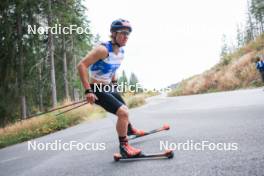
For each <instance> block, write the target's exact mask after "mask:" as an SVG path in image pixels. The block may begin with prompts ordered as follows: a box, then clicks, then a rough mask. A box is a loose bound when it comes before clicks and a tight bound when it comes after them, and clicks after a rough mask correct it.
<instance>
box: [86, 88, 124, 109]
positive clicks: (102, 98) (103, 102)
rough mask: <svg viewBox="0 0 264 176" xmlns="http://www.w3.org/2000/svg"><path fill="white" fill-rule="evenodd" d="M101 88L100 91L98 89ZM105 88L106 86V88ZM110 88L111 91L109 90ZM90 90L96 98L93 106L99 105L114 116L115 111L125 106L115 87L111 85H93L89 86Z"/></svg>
mask: <svg viewBox="0 0 264 176" xmlns="http://www.w3.org/2000/svg"><path fill="white" fill-rule="evenodd" d="M99 86H101V87H100V88H101V89H98V87H99ZM106 86H108V87H107V88H106ZM109 87H111V89H109ZM91 88H92V90H93V92H94V94H95V95H96V96H97V98H98V100H96V101H95V104H97V105H100V106H101V107H103V108H104V109H105V110H106V111H108V112H111V113H113V114H116V112H117V110H118V109H119V108H120V107H121V106H122V105H126V103H125V101H124V100H123V98H122V97H121V95H120V94H119V92H118V91H117V89H116V87H114V86H111V85H97V86H96V85H95V84H91Z"/></svg>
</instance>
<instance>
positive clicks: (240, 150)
mask: <svg viewBox="0 0 264 176" xmlns="http://www.w3.org/2000/svg"><path fill="white" fill-rule="evenodd" d="M130 117H131V121H132V123H133V124H134V126H136V127H137V128H140V129H145V130H152V129H154V128H156V127H160V126H162V124H163V123H165V122H167V123H169V124H170V126H171V129H170V130H169V131H165V132H160V133H157V134H153V135H150V136H146V137H142V138H139V139H135V140H134V141H131V145H133V146H135V147H138V148H141V149H142V150H143V151H145V152H159V151H160V150H161V149H163V147H164V146H165V145H166V144H167V145H168V146H167V147H170V148H171V149H173V150H174V154H175V157H174V158H173V159H156V160H140V161H130V162H114V161H113V153H114V152H117V151H118V141H117V136H116V132H115V122H116V118H115V117H114V116H113V115H111V114H109V115H108V117H107V118H105V119H101V120H97V121H94V122H91V123H83V124H80V125H77V126H74V127H71V128H68V129H65V130H62V131H59V132H56V133H53V134H50V135H47V136H44V137H41V138H38V139H35V140H32V141H31V143H29V142H24V143H21V144H17V145H13V146H10V147H7V148H4V149H1V150H0V175H1V176H2V175H3V176H26V175H38V176H44V175H45V176H46V175H49V176H53V175H54V176H55V175H56V176H66V175H74V176H90V175H91V176H92V175H96V176H99V175H106V176H112V175H113V176H119V175H120V176H121V175H127V176H131V175H144V176H148V175H149V176H150V175H157V176H163V175H164V176H165V175H166V176H168V175H181V176H184V175H202V176H205V175H230V176H234V175H236V176H237V175H257V176H259V175H264V91H263V89H251V90H239V91H231V92H222V93H211V94H203V95H194V96H182V97H165V96H162V95H161V96H157V97H151V98H149V99H148V103H147V104H146V105H144V106H142V107H139V108H135V109H132V110H130ZM34 142H35V144H36V145H37V146H38V147H36V148H35V149H36V150H33V147H32V146H33V144H34ZM49 143H50V146H48V145H49ZM55 143H57V148H56V147H55ZM29 144H32V145H29ZM51 144H53V148H52V147H51ZM59 144H60V145H64V148H63V147H62V148H61V149H60V148H59V147H58V146H59ZM70 144H78V146H79V148H77V147H74V145H72V150H70V149H69V145H70ZM203 144H204V145H203ZM209 144H210V147H211V148H210V147H208V146H209ZM67 145H68V147H67ZM191 145H192V147H193V146H194V145H195V146H196V147H197V146H198V147H197V148H194V147H193V148H191ZM202 145H203V147H204V148H203V150H201V146H202ZM43 146H44V148H43ZM215 146H220V147H219V148H215ZM223 146H224V147H225V148H224V149H223ZM230 146H231V147H230ZM30 147H31V148H30ZM45 147H46V148H45ZM81 147H84V148H83V149H81ZM85 147H86V148H85ZM52 149H54V150H52ZM78 149H81V150H78Z"/></svg>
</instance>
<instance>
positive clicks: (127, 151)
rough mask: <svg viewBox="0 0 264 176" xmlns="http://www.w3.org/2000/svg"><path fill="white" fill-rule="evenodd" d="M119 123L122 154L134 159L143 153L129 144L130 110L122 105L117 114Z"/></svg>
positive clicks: (118, 131)
mask: <svg viewBox="0 0 264 176" xmlns="http://www.w3.org/2000/svg"><path fill="white" fill-rule="evenodd" d="M116 115H117V118H118V119H117V123H116V131H117V133H118V137H119V143H120V146H119V148H120V154H121V155H122V156H123V157H133V156H137V155H139V154H140V153H141V150H140V149H136V148H134V147H132V146H130V145H129V144H128V139H127V126H128V108H127V107H126V106H125V105H122V106H121V107H120V108H118V110H117V112H116Z"/></svg>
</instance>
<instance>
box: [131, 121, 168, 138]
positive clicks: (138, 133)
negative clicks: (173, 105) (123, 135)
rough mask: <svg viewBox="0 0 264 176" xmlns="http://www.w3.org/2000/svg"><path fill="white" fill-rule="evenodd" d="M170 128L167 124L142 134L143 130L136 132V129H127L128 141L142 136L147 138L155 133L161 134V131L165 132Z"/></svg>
mask: <svg viewBox="0 0 264 176" xmlns="http://www.w3.org/2000/svg"><path fill="white" fill-rule="evenodd" d="M169 129H170V126H169V125H168V124H164V125H163V126H162V127H161V128H157V129H154V130H151V131H148V132H144V131H143V130H138V129H134V128H131V129H128V134H127V135H128V140H133V139H136V138H139V137H143V136H147V135H150V134H154V133H157V132H161V131H165V130H169Z"/></svg>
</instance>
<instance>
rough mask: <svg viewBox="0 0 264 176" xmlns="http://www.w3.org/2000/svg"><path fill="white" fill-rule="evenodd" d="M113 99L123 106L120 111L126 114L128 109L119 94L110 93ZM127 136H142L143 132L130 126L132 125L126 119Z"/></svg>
mask: <svg viewBox="0 0 264 176" xmlns="http://www.w3.org/2000/svg"><path fill="white" fill-rule="evenodd" d="M111 94H112V95H113V96H114V97H115V98H117V99H118V100H119V101H120V102H122V103H123V104H124V109H123V108H122V111H123V112H124V113H127V114H128V108H127V106H126V103H125V101H124V100H123V98H122V97H121V96H120V94H119V93H118V92H117V91H116V92H112V93H111ZM127 124H128V125H127V135H144V133H145V132H144V131H143V130H139V129H136V128H134V127H133V126H132V124H131V123H130V121H129V119H128V123H127Z"/></svg>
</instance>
